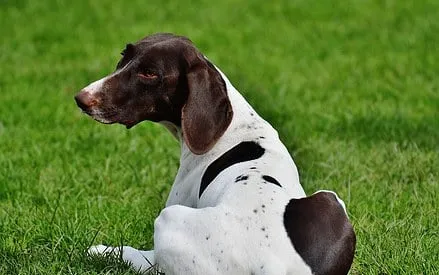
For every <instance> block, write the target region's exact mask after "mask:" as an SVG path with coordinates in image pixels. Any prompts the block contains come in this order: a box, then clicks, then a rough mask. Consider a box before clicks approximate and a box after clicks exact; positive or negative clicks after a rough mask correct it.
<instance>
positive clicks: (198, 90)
mask: <svg viewBox="0 0 439 275" xmlns="http://www.w3.org/2000/svg"><path fill="white" fill-rule="evenodd" d="M187 82H188V90H189V94H188V98H187V101H186V104H185V105H184V106H183V108H182V115H181V120H182V122H181V124H182V130H183V138H184V141H185V142H186V144H187V146H188V147H189V149H190V150H191V151H192V153H194V154H197V155H201V154H204V153H206V152H207V151H209V150H210V149H211V148H212V147H213V146H214V145H215V143H216V142H217V140H218V139H219V138H220V137H221V136H222V135H223V134H224V132H225V130H226V129H227V127H228V126H229V124H230V122H231V121H232V116H233V111H232V105H231V104H230V100H229V98H228V96H227V91H226V87H225V83H224V80H223V79H222V78H221V75H220V73H219V72H218V71H217V70H216V69H215V67H214V66H213V65H211V64H210V63H209V61H207V60H205V59H204V58H203V60H202V61H201V60H200V62H197V64H194V65H193V66H191V68H190V69H189V71H188V73H187Z"/></svg>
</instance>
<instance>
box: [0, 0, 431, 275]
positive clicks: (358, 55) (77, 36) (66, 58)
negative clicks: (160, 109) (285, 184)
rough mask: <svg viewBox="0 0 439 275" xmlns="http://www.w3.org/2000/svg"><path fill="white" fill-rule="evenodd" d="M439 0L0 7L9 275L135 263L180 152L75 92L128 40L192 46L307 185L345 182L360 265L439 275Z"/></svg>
mask: <svg viewBox="0 0 439 275" xmlns="http://www.w3.org/2000/svg"><path fill="white" fill-rule="evenodd" d="M438 18H439V1H433V0H431V1H421V0H420V1H398V0H388V1H367V0H364V1H354V0H352V1H335V0H334V1H329V0H322V1H304V0H298V1H287V0H285V1H271V2H270V1H241V0H225V1H208V0H204V1H188V2H187V3H185V2H184V1H144V0H143V1H141V0H132V1H123V2H122V1H115V0H111V1H110V0H102V1H88V0H77V1H60V0H58V1H56V0H42V1H30V0H15V1H14V0H2V1H0V37H1V42H0V69H1V70H0V274H132V272H131V271H130V270H129V269H128V268H127V267H126V266H125V265H124V264H122V263H121V262H119V261H117V260H106V259H102V260H99V261H98V260H96V261H91V260H89V259H88V258H87V257H86V256H85V253H84V251H85V250H86V249H87V247H88V246H89V245H91V244H97V243H107V244H126V245H131V246H134V247H138V248H151V247H152V245H153V238H152V234H153V233H152V229H153V223H154V218H155V217H156V216H157V215H158V213H159V212H160V209H161V208H162V207H163V206H164V203H165V200H166V197H167V193H168V191H169V189H170V186H171V184H172V182H173V176H174V175H175V173H176V169H177V167H178V160H179V147H178V144H177V142H176V141H175V140H174V139H173V138H172V137H171V135H170V134H169V133H168V132H167V131H166V130H165V129H164V128H162V127H160V126H159V125H154V124H152V123H142V124H140V125H138V126H136V127H134V128H133V129H131V130H126V129H125V128H124V127H123V126H121V125H111V126H108V125H102V124H98V123H96V122H94V121H92V120H91V119H90V118H89V117H86V116H85V115H83V114H81V112H80V111H79V110H78V108H77V107H76V105H75V103H74V100H73V96H74V95H75V93H76V92H77V91H78V90H79V89H81V88H82V87H83V86H85V85H86V84H88V83H89V82H90V81H92V80H96V79H98V78H100V77H102V76H104V75H105V74H107V73H109V72H111V71H112V70H114V68H115V65H116V63H117V60H118V59H119V53H120V51H121V50H122V49H123V47H124V46H125V44H126V43H127V42H133V41H136V40H138V39H139V38H142V37H143V36H145V35H147V34H150V33H154V32H162V31H166V32H174V33H178V34H183V35H186V36H188V37H190V38H191V39H192V41H194V43H195V44H196V45H198V47H199V48H200V49H201V50H202V51H203V52H204V53H205V54H206V55H207V56H208V57H209V58H210V59H211V60H212V61H213V62H214V63H215V64H217V65H218V66H219V67H220V68H221V69H222V70H223V71H224V72H225V73H226V74H227V75H228V76H229V78H230V79H231V81H232V82H233V83H234V84H235V86H236V87H237V88H238V90H240V91H241V92H242V93H243V94H244V95H245V96H246V98H247V99H248V101H249V102H250V103H251V104H252V105H253V106H254V107H255V109H256V110H257V111H258V112H259V113H260V114H261V115H262V116H263V117H265V118H266V119H267V120H268V121H270V122H271V123H272V124H273V125H274V126H275V128H277V129H278V130H279V133H280V136H281V137H282V140H283V141H284V142H285V144H286V145H287V147H288V149H289V150H290V152H291V154H292V155H293V157H294V159H295V161H296V164H297V165H298V168H299V172H300V175H301V182H302V184H303V186H304V188H305V190H306V191H307V193H312V192H314V191H316V190H318V189H331V190H335V191H336V192H337V193H339V195H340V196H341V197H342V198H343V199H344V200H345V202H346V204H347V207H348V211H349V214H350V218H351V220H352V223H353V225H354V227H355V230H356V233H357V251H356V257H355V260H354V264H353V268H352V272H351V274H439V250H438V248H439V236H438V231H439V218H438V217H439V213H438V209H439V195H438V194H439V170H438V168H439V51H438V45H439V35H438V34H439V19H438Z"/></svg>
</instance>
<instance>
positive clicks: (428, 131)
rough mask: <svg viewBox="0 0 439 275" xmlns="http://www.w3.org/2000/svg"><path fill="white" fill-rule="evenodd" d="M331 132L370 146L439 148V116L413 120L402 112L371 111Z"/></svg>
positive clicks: (341, 122)
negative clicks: (390, 114)
mask: <svg viewBox="0 0 439 275" xmlns="http://www.w3.org/2000/svg"><path fill="white" fill-rule="evenodd" d="M328 134H330V135H335V136H338V137H341V138H342V139H348V140H355V141H357V142H359V143H361V144H364V145H367V146H373V145H374V144H376V143H378V142H391V143H396V144H397V145H399V147H400V148H406V147H407V146H409V145H415V146H416V147H417V148H419V149H422V150H436V149H438V148H439V119H438V118H434V117H423V118H422V119H413V118H407V117H405V116H403V115H400V114H395V115H392V116H383V115H380V114H368V115H362V116H356V117H353V118H352V119H343V120H341V121H340V122H339V123H338V124H336V125H335V126H334V127H333V128H332V129H331V130H329V133H328Z"/></svg>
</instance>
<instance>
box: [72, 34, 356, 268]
mask: <svg viewBox="0 0 439 275" xmlns="http://www.w3.org/2000/svg"><path fill="white" fill-rule="evenodd" d="M75 100H76V103H77V105H78V106H79V107H80V108H81V109H82V111H83V112H85V113H86V114H88V115H90V116H91V117H92V118H93V119H95V120H97V121H99V122H101V123H106V124H110V123H119V124H123V125H125V126H126V127H127V128H128V129H129V128H131V127H133V126H134V125H136V124H137V123H139V122H142V121H144V120H149V121H153V122H158V123H161V124H163V125H164V126H165V127H166V128H167V129H169V131H170V132H171V133H172V134H173V135H174V136H175V137H176V138H177V139H178V140H179V141H180V144H181V159H180V167H179V169H178V173H177V176H176V178H175V181H174V184H173V186H172V189H171V191H170V194H169V197H168V199H167V202H166V207H165V208H164V209H163V210H162V211H161V213H160V215H159V216H158V217H157V219H156V220H155V223H154V250H150V251H142V250H137V249H134V248H132V247H129V246H122V247H110V246H104V245H96V246H92V247H90V249H89V250H88V252H89V254H91V255H95V254H103V255H107V254H113V255H118V256H121V257H122V259H123V260H124V261H126V262H127V263H129V264H130V265H132V267H133V268H134V269H136V270H138V271H141V272H145V271H148V270H150V268H151V267H155V266H158V268H159V270H160V271H161V272H164V273H165V274H167V275H169V274H347V273H348V271H349V269H350V267H351V264H352V261H353V258H354V252H355V243H356V237H355V233H354V230H353V227H352V225H351V223H350V222H349V219H348V216H347V212H346V208H345V205H344V203H343V201H342V200H341V199H340V198H339V197H338V196H337V195H336V194H335V193H334V192H331V191H319V192H317V193H315V194H313V195H311V196H309V197H307V196H306V194H305V192H304V190H303V188H302V186H301V185H300V183H299V174H298V171H297V168H296V166H295V163H294V161H293V159H292V158H291V156H290V154H289V153H288V150H287V149H286V147H285V146H284V145H283V143H282V142H281V141H280V139H279V136H278V133H277V131H276V130H275V129H274V128H273V127H272V126H271V125H270V124H269V123H268V122H267V121H265V120H264V119H262V118H261V117H260V116H259V115H258V114H257V113H256V112H255V110H254V109H253V108H252V107H251V106H250V105H249V104H248V103H247V101H246V100H245V99H244V97H243V96H242V95H241V94H240V93H239V92H238V91H237V90H236V89H235V88H234V87H233V86H232V84H231V83H230V81H229V80H228V79H227V77H226V76H225V75H224V74H223V73H222V72H221V71H220V70H219V69H218V68H217V67H216V66H214V65H213V64H212V63H211V62H210V61H209V60H208V59H207V58H206V57H205V56H204V55H203V54H201V53H200V51H199V50H198V49H197V48H196V47H195V46H194V44H193V43H192V42H191V41H190V40H189V39H188V38H185V37H182V36H177V35H173V34H167V33H159V34H154V35H150V36H147V37H145V38H143V39H141V40H140V41H138V42H136V43H134V44H127V45H126V48H125V49H124V50H123V52H122V58H121V60H120V61H119V63H118V64H117V67H116V71H115V72H113V73H111V74H110V75H108V76H106V77H104V78H102V79H100V80H98V81H95V82H93V83H91V84H90V85H88V86H87V87H85V88H83V89H82V90H81V91H80V92H79V93H78V94H77V95H76V96H75Z"/></svg>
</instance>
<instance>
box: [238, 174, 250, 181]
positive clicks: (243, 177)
mask: <svg viewBox="0 0 439 275" xmlns="http://www.w3.org/2000/svg"><path fill="white" fill-rule="evenodd" d="M247 179H248V176H244V175H240V176H238V177H237V178H236V180H235V182H238V181H242V180H247Z"/></svg>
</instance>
